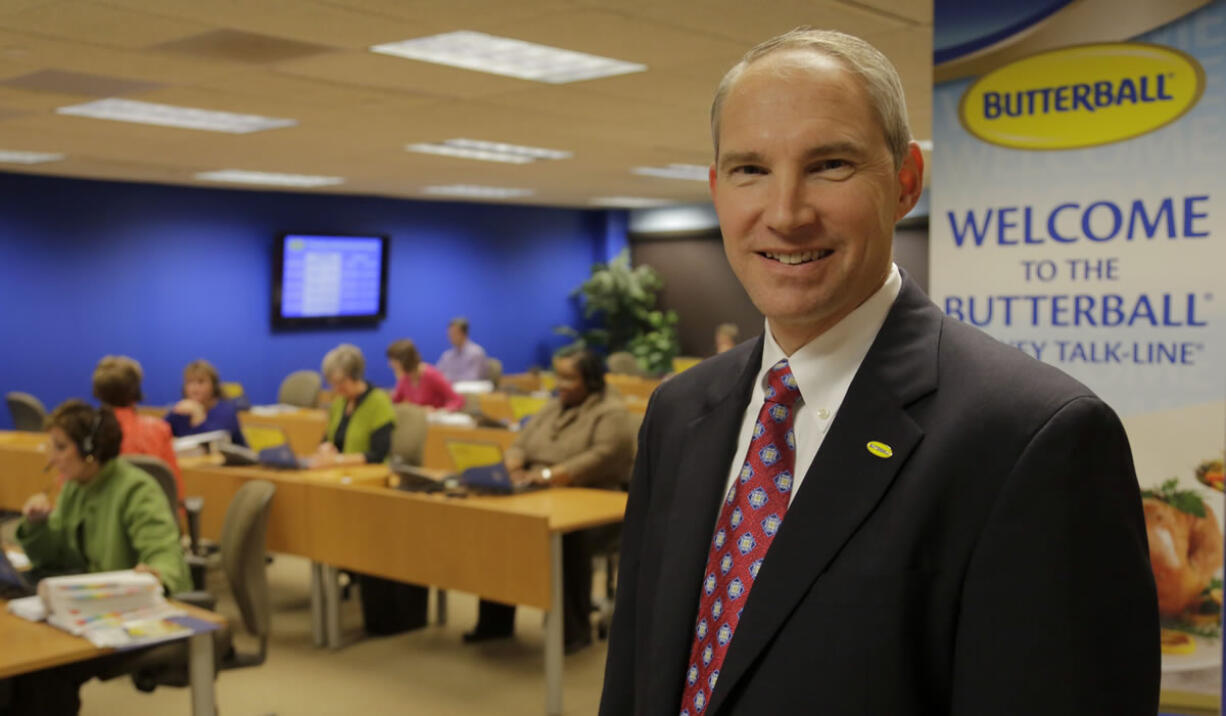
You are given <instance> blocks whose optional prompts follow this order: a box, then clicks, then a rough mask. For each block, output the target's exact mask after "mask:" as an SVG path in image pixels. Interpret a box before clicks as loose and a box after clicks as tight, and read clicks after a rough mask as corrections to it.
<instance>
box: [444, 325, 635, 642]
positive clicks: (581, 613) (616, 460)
mask: <svg viewBox="0 0 1226 716" xmlns="http://www.w3.org/2000/svg"><path fill="white" fill-rule="evenodd" d="M553 370H554V373H555V374H556V375H557V385H558V394H557V397H556V398H554V399H553V400H550V401H549V403H547V404H546V405H545V407H544V408H542V409H541V412H539V413H537V414H536V415H534V416H533V417H532V418H531V419H530V420H529V421H528V424H527V425H525V426H524V428H523V430H522V431H520V433H519V435H518V436H516V438H515V442H514V443H513V444H512V445H511V447H510V448H508V449H507V451H506V454H505V456H504V460H505V462H506V466H507V470H509V471H510V472H511V479H512V480H513V481H515V482H516V483H518V484H540V485H549V486H575V487H597V488H604V489H610V490H617V489H621V488H622V486H623V485H625V483H626V481H627V479H628V478H629V476H630V467H631V464H632V463H633V461H634V435H633V432H632V429H631V427H630V418H629V415H628V414H627V412H626V408H625V406H624V405H622V403H621V401H620V400H619V399H618V398H617V397H616V396H614V395H612V394H610V392H609V391H608V390H606V388H605V381H604V366H603V365H602V363H601V361H600V358H599V357H598V356H596V355H595V354H593V353H592V352H591V351H588V350H585V349H566V350H563V351H561V352H559V353H558V354H557V355H556V356H554V360H553ZM591 609H592V555H591V551H590V549H589V548H588V545H587V544H586V539H585V534H584V533H583V532H572V533H570V534H567V535H564V536H563V537H562V617H563V619H562V622H563V632H564V642H565V649H566V653H568V654H570V653H573V652H575V651H578V650H579V649H582V648H583V647H585V646H587V645H589V644H591V643H592V633H591V621H590V618H591ZM514 627H515V607H514V605H509V604H501V603H498V602H491V601H487V600H484V599H483V600H481V604H480V608H479V611H478V617H477V626H476V628H474V629H473V630H472V631H470V632H467V633H466V634H464V641H465V642H469V643H472V642H479V641H486V640H489V639H500V638H506V637H509V636H511V634H512V632H513V631H514Z"/></svg>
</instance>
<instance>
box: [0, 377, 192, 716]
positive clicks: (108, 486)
mask: <svg viewBox="0 0 1226 716" xmlns="http://www.w3.org/2000/svg"><path fill="white" fill-rule="evenodd" d="M47 427H48V433H49V437H50V445H49V449H48V452H49V457H50V462H49V464H48V467H53V468H55V469H56V470H58V471H59V473H60V475H61V477H63V478H64V488H63V490H61V492H60V495H59V497H58V498H57V499H56V501H55V507H54V508H53V507H52V506H51V501H50V500H49V499H48V498H47V495H45V494H42V493H39V494H37V495H34V496H33V497H31V498H30V499H28V500H26V503H25V506H24V507H23V508H22V510H21V514H22V520H21V523H20V524H19V525H18V527H17V539H18V541H19V542H20V543H21V546H22V548H23V549H24V550H25V553H26V555H27V556H28V557H29V558H30V562H31V564H32V565H33V567H34V569H35V571H36V572H38V573H42V574H48V573H80V572H109V571H115V570H121V569H135V570H137V571H141V572H148V573H150V574H152V575H153V576H155V577H157V578H158V579H159V580H160V581H161V582H162V584H163V585H164V586H165V587H166V589H167V591H169V592H171V593H174V592H181V591H187V590H190V589H191V588H192V584H191V577H190V576H189V572H188V569H187V562H186V560H185V559H184V558H183V548H182V547H181V546H180V545H179V527H178V525H177V524H176V523H175V518H174V515H173V513H172V512H171V510H170V503H169V502H167V500H166V493H165V492H163V491H162V488H161V486H159V485H158V484H157V482H155V481H154V479H153V478H152V477H150V476H149V475H148V474H146V473H145V472H144V471H143V470H141V469H140V468H137V467H136V466H134V465H132V464H131V463H129V462H127V461H126V460H124V459H123V458H121V457H119V445H120V443H121V442H122V441H123V432H122V430H121V429H120V427H119V422H118V421H117V420H116V419H115V414H114V413H112V412H111V410H110V409H109V408H102V409H100V410H95V409H93V408H91V407H90V406H88V405H86V404H85V403H83V402H81V401H79V400H70V401H68V402H66V403H64V404H62V405H60V406H59V407H58V408H56V409H55V411H54V412H52V413H51V417H49V418H48V419H47ZM98 668H99V667H98V664H97V663H96V662H92V661H91V662H82V663H81V664H70V665H68V666H62V667H57V668H54V669H46V670H43V671H38V672H33V673H30V674H26V675H23V676H19V677H17V678H15V679H13V681H12V682H11V683H10V684H9V685H8V698H9V699H10V701H9V703H8V704H5V703H0V713H15V714H16V713H38V714H55V715H58V714H75V713H77V710H78V709H79V707H80V700H79V696H78V688H79V687H80V685H81V683H83V682H84V681H86V680H87V679H89V678H90V677H92V676H93V675H94V674H95V673H96V671H97V669H98ZM3 691H5V689H3V688H0V692H3ZM3 700H4V699H3V697H0V702H2V701H3ZM6 709H7V710H6Z"/></svg>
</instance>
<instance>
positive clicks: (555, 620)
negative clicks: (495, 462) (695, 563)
mask: <svg viewBox="0 0 1226 716" xmlns="http://www.w3.org/2000/svg"><path fill="white" fill-rule="evenodd" d="M499 432H507V431H499ZM388 476H389V472H388V470H387V468H386V467H385V466H382V465H368V466H357V467H349V468H345V469H331V470H321V471H296V472H285V471H276V470H269V469H267V468H220V467H215V466H210V465H203V466H195V467H190V468H185V469H184V470H183V482H184V484H185V487H186V489H187V493H188V494H191V495H201V496H203V497H204V498H205V500H206V502H205V510H204V513H203V515H202V517H203V519H202V532H203V534H204V535H205V536H206V537H213V538H216V537H217V536H218V535H219V534H220V532H221V520H222V516H223V515H224V512H225V511H224V510H222V509H211V508H210V505H226V504H229V501H230V498H231V497H232V496H233V494H234V492H235V491H237V490H238V488H239V486H241V485H242V483H243V482H245V481H246V480H251V479H266V480H270V481H272V482H274V483H275V484H276V485H277V495H276V497H275V498H274V499H273V502H272V509H271V511H270V514H269V521H268V548H269V549H270V550H272V551H277V552H284V553H288V554H295V555H299V556H303V557H306V558H307V559H310V560H311V562H312V588H311V611H312V615H313V617H314V623H313V628H314V632H315V640H316V643H317V644H319V645H326V646H329V647H337V646H339V645H340V642H341V637H340V631H341V630H340V616H339V615H340V595H339V590H338V588H337V573H338V571H339V570H340V569H348V570H353V571H358V572H364V573H368V574H375V575H378V576H381V577H385V578H388V579H395V580H399V581H404V582H415V583H418V584H427V585H432V586H436V587H439V588H441V589H459V590H462V591H466V592H471V593H474V594H479V595H481V596H483V597H488V598H490V599H495V600H498V601H502V602H509V603H513V604H524V605H528V606H533V607H537V608H539V609H542V610H544V611H545V624H546V628H545V682H546V712H547V713H549V714H559V713H561V710H562V612H561V603H562V591H561V590H562V551H561V550H562V541H561V536H562V535H563V534H565V533H567V532H573V531H575V530H580V529H585V528H588V527H598V526H601V525H608V524H616V523H618V522H620V521H621V519H622V515H623V514H624V512H625V510H626V495H625V494H624V493H620V492H610V491H606V490H590V489H583V488H554V489H551V490H541V491H537V492H529V493H524V494H521V495H512V496H507V497H477V496H470V497H466V498H447V497H443V496H440V495H426V494H422V493H410V492H402V491H399V490H394V489H392V488H388V487H383V486H382V485H384V484H385V483H386V478H387V477H388ZM346 477H348V478H349V479H348V480H346V479H345V478H346Z"/></svg>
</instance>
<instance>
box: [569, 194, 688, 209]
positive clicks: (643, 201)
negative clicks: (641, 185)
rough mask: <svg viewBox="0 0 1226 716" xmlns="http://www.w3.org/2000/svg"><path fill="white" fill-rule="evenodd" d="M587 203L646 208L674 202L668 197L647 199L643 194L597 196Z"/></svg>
mask: <svg viewBox="0 0 1226 716" xmlns="http://www.w3.org/2000/svg"><path fill="white" fill-rule="evenodd" d="M588 203H589V204H591V205H593V206H611V207H620V208H625V209H648V208H652V207H656V206H667V205H669V204H674V203H676V202H673V201H670V200H668V199H649V198H647V197H645V196H598V197H596V198H595V199H592V200H591V201H590V202H588Z"/></svg>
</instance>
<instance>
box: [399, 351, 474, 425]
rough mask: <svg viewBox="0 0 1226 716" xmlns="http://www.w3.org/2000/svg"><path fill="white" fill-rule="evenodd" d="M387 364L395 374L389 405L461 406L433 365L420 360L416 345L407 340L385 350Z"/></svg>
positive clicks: (449, 385)
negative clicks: (390, 403) (391, 403)
mask: <svg viewBox="0 0 1226 716" xmlns="http://www.w3.org/2000/svg"><path fill="white" fill-rule="evenodd" d="M387 362H388V365H390V366H391V367H392V372H393V373H395V374H396V389H395V390H394V391H392V402H393V403H416V404H417V405H425V406H427V407H430V408H442V409H443V410H459V409H460V408H462V407H464V398H463V397H462V396H461V395H459V394H458V393H456V392H455V391H454V390H452V389H451V384H450V383H448V382H447V379H446V378H444V377H443V374H442V373H440V372H438V370H437V369H436V368H435V367H434V366H432V365H430V364H429V363H423V362H422V361H421V354H420V353H418V352H417V346H415V345H413V341H411V340H409V339H408V338H402V339H400V340H398V341H396V342H394V343H392V344H391V345H390V346H388V347H387Z"/></svg>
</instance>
